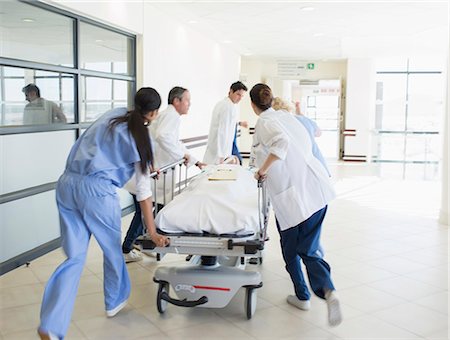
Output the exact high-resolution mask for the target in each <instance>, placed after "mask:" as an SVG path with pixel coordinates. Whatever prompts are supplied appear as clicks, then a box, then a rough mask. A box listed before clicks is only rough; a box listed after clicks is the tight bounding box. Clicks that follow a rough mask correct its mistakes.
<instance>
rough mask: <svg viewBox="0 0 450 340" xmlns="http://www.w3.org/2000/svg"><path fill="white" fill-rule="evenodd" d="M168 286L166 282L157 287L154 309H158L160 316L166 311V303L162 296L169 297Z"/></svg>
mask: <svg viewBox="0 0 450 340" xmlns="http://www.w3.org/2000/svg"><path fill="white" fill-rule="evenodd" d="M169 288H170V286H169V284H168V283H167V282H160V283H159V285H158V294H157V295H156V308H158V312H160V313H161V314H162V313H164V312H165V311H166V309H167V304H168V302H167V301H166V300H165V299H163V295H165V296H168V295H169Z"/></svg>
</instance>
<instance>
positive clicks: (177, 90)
mask: <svg viewBox="0 0 450 340" xmlns="http://www.w3.org/2000/svg"><path fill="white" fill-rule="evenodd" d="M186 91H187V89H185V88H184V87H180V86H175V87H174V88H173V89H172V90H170V92H169V99H168V104H169V105H170V104H173V101H174V100H175V98H178V99H179V100H181V98H183V94H184V93H185V92H186Z"/></svg>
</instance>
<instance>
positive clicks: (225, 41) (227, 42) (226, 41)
mask: <svg viewBox="0 0 450 340" xmlns="http://www.w3.org/2000/svg"><path fill="white" fill-rule="evenodd" d="M222 42H223V43H224V44H231V43H232V41H231V40H224V41H222Z"/></svg>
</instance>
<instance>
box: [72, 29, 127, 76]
mask: <svg viewBox="0 0 450 340" xmlns="http://www.w3.org/2000/svg"><path fill="white" fill-rule="evenodd" d="M132 50H133V39H132V38H130V37H127V36H125V35H122V34H119V33H116V32H112V31H109V30H107V29H104V28H100V27H97V26H94V25H90V24H87V23H84V22H81V23H80V67H81V68H82V69H87V70H94V71H101V72H107V73H114V74H126V75H134V70H133V60H132V56H133V54H132Z"/></svg>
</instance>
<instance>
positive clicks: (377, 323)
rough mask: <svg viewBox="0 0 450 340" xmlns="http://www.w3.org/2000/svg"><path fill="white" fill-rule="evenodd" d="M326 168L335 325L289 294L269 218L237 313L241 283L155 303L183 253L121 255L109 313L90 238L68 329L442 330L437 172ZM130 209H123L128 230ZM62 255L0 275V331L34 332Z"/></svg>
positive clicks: (429, 335) (377, 334) (433, 334)
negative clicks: (159, 306) (330, 176)
mask: <svg viewBox="0 0 450 340" xmlns="http://www.w3.org/2000/svg"><path fill="white" fill-rule="evenodd" d="M332 170H333V173H334V174H335V176H336V178H337V179H335V184H336V189H337V192H338V198H337V199H336V200H335V201H333V202H332V203H331V204H330V207H329V212H328V215H327V218H326V222H325V225H324V228H323V236H322V240H323V245H324V248H325V250H326V259H327V260H328V261H329V263H330V264H331V266H332V273H333V278H334V281H335V284H336V287H337V288H338V292H339V296H340V298H341V302H342V307H343V313H344V322H343V323H342V324H341V325H340V326H338V327H335V328H330V327H328V325H327V323H326V306H325V304H324V302H323V301H321V300H319V299H318V298H313V299H312V308H311V310H310V311H308V312H304V311H300V310H298V309H295V308H292V307H291V306H289V305H288V304H287V303H286V301H285V299H286V296H287V294H291V293H292V291H293V288H292V285H291V281H290V279H289V277H288V275H287V273H286V272H285V269H284V264H283V261H282V258H281V254H280V249H279V244H278V235H277V233H276V231H275V228H274V226H273V221H271V225H270V237H271V239H270V241H269V242H268V243H267V247H266V250H265V259H264V263H263V265H261V266H249V268H248V269H249V270H259V271H260V272H261V273H262V275H263V281H264V286H263V287H262V288H261V289H259V291H258V306H257V311H256V313H255V315H254V317H253V319H252V320H250V321H249V320H247V319H246V317H245V314H244V294H243V292H239V293H238V294H237V295H236V296H235V298H234V299H233V300H232V301H231V303H230V304H229V305H228V306H227V307H226V308H223V309H202V308H198V309H183V308H179V307H175V306H173V305H169V306H168V309H167V311H166V313H165V314H164V315H160V314H159V313H158V312H157V310H156V304H155V297H156V285H155V284H154V283H153V281H152V277H153V272H154V271H155V268H156V267H157V266H158V265H167V264H170V265H174V264H177V263H180V264H181V263H183V262H184V257H183V256H176V255H170V256H167V257H166V258H164V259H163V261H162V262H161V263H157V262H156V260H155V259H154V258H152V257H147V256H145V257H144V260H143V261H142V262H139V263H132V264H129V265H128V269H129V273H130V277H131V281H132V294H131V298H130V301H129V304H128V306H127V307H126V308H125V309H124V310H123V311H122V312H120V313H119V314H118V315H117V316H116V317H114V318H112V319H107V318H106V317H105V315H104V306H103V293H102V271H103V269H102V256H101V251H100V250H99V248H98V245H97V243H96V242H95V241H94V240H93V241H92V242H91V249H90V252H89V255H88V260H87V265H86V268H85V271H84V273H83V276H82V279H81V284H80V288H79V293H78V297H77V300H76V305H75V309H74V313H73V318H72V324H71V326H70V329H69V332H68V334H67V339H147V338H148V339H189V338H202V339H217V338H222V339H225V338H227V339H228V338H229V339H436V340H437V339H442V340H443V339H448V288H447V287H448V285H447V284H448V271H449V267H448V265H449V260H448V227H445V226H442V225H440V224H439V223H438V222H437V221H436V216H437V215H438V210H439V206H440V184H439V183H437V182H417V181H416V182H414V181H397V180H389V179H380V178H378V177H375V176H373V175H372V174H373V173H374V172H373V169H370V168H368V167H367V166H366V165H360V164H350V165H349V164H334V165H332ZM129 221H130V216H127V217H125V218H124V219H123V230H124V231H126V228H127V227H128V224H129ZM63 259H64V255H63V254H62V253H61V251H60V250H56V251H54V252H52V253H50V254H47V255H45V256H43V257H41V258H39V259H37V260H35V261H33V262H32V263H31V265H30V266H29V267H21V268H18V269H16V270H14V271H12V272H10V273H7V274H5V275H3V276H1V277H0V297H1V309H0V339H34V338H36V333H35V332H36V331H35V329H36V327H37V325H38V322H39V308H40V302H41V298H42V293H43V289H44V285H45V282H46V280H47V279H48V277H49V276H50V274H51V273H52V272H53V270H54V269H55V267H56V266H57V265H58V264H59V263H60V262H62V261H63Z"/></svg>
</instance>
